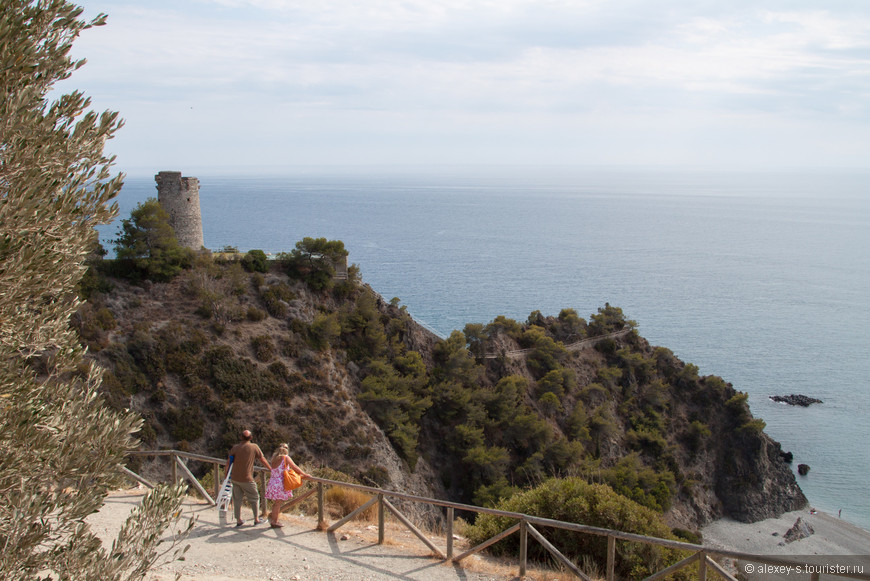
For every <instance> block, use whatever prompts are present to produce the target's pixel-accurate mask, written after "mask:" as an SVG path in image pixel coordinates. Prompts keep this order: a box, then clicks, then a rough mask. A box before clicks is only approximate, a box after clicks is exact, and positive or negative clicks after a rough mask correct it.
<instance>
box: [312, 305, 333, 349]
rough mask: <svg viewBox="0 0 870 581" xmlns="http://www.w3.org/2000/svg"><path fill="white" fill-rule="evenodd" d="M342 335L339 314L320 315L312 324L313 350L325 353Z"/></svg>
mask: <svg viewBox="0 0 870 581" xmlns="http://www.w3.org/2000/svg"><path fill="white" fill-rule="evenodd" d="M340 334H341V325H340V324H339V322H338V314H337V313H329V314H326V313H318V314H317V315H316V316H315V317H314V321H312V323H311V332H310V335H309V337H310V340H309V343H310V345H311V347H312V348H314V349H317V350H318V351H324V350H326V349H328V348H329V346H330V345H332V344H333V343H334V342H335V341H336V340H337V339H338V337H339V335H340Z"/></svg>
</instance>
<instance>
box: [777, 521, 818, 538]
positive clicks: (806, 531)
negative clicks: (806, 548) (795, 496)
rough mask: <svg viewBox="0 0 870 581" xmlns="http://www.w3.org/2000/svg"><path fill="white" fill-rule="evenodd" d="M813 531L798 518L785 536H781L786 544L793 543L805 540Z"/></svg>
mask: <svg viewBox="0 0 870 581" xmlns="http://www.w3.org/2000/svg"><path fill="white" fill-rule="evenodd" d="M814 532H816V531H814V530H813V527H812V526H810V523H807V522H804V521H803V519H801V518H800V517H798V519H797V520H796V521H795V523H794V526H792V527H791V528H790V529H788V531H786V533H785V535H783V537H782V538H783V539H784V540H785V542H786V543H793V542H795V541H799V540H801V539H805V538H807V537H808V536H810V535H811V534H813V533H814Z"/></svg>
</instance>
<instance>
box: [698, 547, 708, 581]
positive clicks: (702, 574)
mask: <svg viewBox="0 0 870 581" xmlns="http://www.w3.org/2000/svg"><path fill="white" fill-rule="evenodd" d="M700 554H701V558H700V559H698V581H707V553H705V552H704V551H701V552H700Z"/></svg>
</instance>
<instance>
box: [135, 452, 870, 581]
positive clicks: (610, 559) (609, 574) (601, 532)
mask: <svg viewBox="0 0 870 581" xmlns="http://www.w3.org/2000/svg"><path fill="white" fill-rule="evenodd" d="M131 455H134V456H168V457H169V459H170V462H171V479H172V481H173V482H177V481H178V478H179V475H181V476H182V477H183V478H185V479H186V480H188V481H189V482H190V484H191V485H192V486H193V488H195V489H196V490H197V491H198V492H199V493H200V494H201V495H202V496H203V497H204V498H205V500H206V501H207V502H209V503H210V504H212V505H215V504H216V501H215V498H217V496H218V493H219V492H220V486H221V482H222V479H221V470H222V467H223V466H224V465H225V464H226V461H225V460H222V459H220V458H215V457H213V456H203V455H200V454H193V453H190V452H182V451H179V450H148V451H135V452H131ZM182 458H187V459H190V460H195V461H199V462H205V463H209V464H212V469H213V472H214V498H213V497H212V495H211V494H210V493H209V491H207V490H206V489H205V488H204V487H203V486H202V485H201V484H200V482H199V481H198V480H197V479H196V477H194V475H193V473H192V472H191V471H190V470H189V469H188V468H187V465H186V464H185V463H184V461H183V460H182ZM123 470H124V472H125V473H126V474H127V475H128V476H129V477H131V478H132V479H134V480H136V481H137V482H140V483H142V484H144V485H145V486H148V487H149V488H153V487H154V484H152V483H151V482H149V481H148V480H146V479H145V478H142V477H141V476H139V475H138V474H136V473H135V472H133V471H131V470H129V469H127V468H123ZM255 471H256V472H257V474H258V476H259V478H260V494H261V496H262V494H263V493H264V491H265V489H266V474H267V472H268V471H267V470H266V469H265V468H262V467H259V466H256V467H255ZM309 482H311V483H313V484H315V486H314V487H312V488H311V489H310V490H308V491H306V492H304V493H301V494H300V495H299V496H296V497H294V499H293V500H292V501H291V502H288V503H286V504H285V505H284V506H282V510H284V509H287V508H290V507H292V506H293V505H296V504H298V503H300V502H302V501H304V500H306V499H307V498H309V497H311V496H313V495H315V494H316V495H317V523H318V529H319V530H325V531H327V532H333V531H335V530H336V529H338V528H339V527H341V526H342V525H344V524H345V523H347V522H349V521H350V520H352V519H353V518H354V517H355V516H356V515H357V514H359V513H361V512H363V511H365V510H367V509H368V508H369V507H371V506H373V505H375V504H377V513H378V544H383V542H384V539H385V532H386V527H385V513H386V511H389V512H390V513H392V514H393V515H394V516H395V517H396V519H398V520H399V521H400V522H401V523H402V524H403V525H404V526H406V527H407V528H408V530H410V531H411V532H412V533H413V534H414V535H415V536H417V538H419V539H420V541H421V542H423V543H424V544H425V545H426V546H427V547H428V548H429V549H430V550H431V551H432V552H433V553H434V554H435V555H436V556H437V557H438V558H439V559H442V560H445V561H452V562H454V563H459V562H460V561H462V560H463V559H464V558H466V557H468V556H470V555H473V554H475V553H477V552H479V551H482V550H483V549H485V548H487V547H489V546H490V545H493V544H495V543H497V542H498V541H500V540H502V539H504V538H506V537H508V536H510V535H512V534H514V533H518V534H519V537H520V547H519V555H518V560H519V563H518V567H519V577H520V578H523V577H525V575H526V571H527V566H528V538H529V536H531V537H532V538H533V539H535V540H536V541H538V542H539V543H540V544H541V545H542V546H543V547H544V548H545V549H546V550H547V551H548V552H549V553H550V554H551V555H552V556H553V557H554V558H555V559H556V560H557V561H558V562H560V563H561V564H562V565H564V566H565V567H566V568H567V569H568V570H570V571H571V572H572V573H573V574H574V575H576V576H577V577H578V578H580V579H583V580H584V581H590V579H589V577H588V576H587V575H586V574H585V573H584V572H583V571H581V570H580V568H579V567H578V566H577V565H576V564H575V563H574V562H572V561H571V560H570V559H569V558H568V557H566V556H565V555H563V554H562V553H561V552H560V551H559V550H558V549H557V548H556V547H555V546H554V545H553V544H552V543H550V542H549V541H548V540H547V539H546V537H545V536H544V535H543V534H541V532H540V531H539V530H538V528H536V527H551V528H557V529H563V530H568V531H575V532H579V533H584V534H590V535H597V536H603V537H606V538H607V566H606V573H605V579H606V581H614V580H615V578H616V577H615V565H616V541H617V540H620V541H628V542H634V543H641V544H646V545H653V546H658V547H665V548H670V549H677V550H681V551H687V552H690V553H691V555H690V556H689V557H687V558H685V559H683V560H682V561H680V562H678V563H675V564H673V565H671V566H669V567H667V568H665V569H662V570H660V571H658V572H656V573H654V574H652V575H650V576H649V577H647V578H646V579H644V581H657V580H658V579H663V578H664V577H667V576H668V575H670V574H671V573H674V572H676V571H678V570H680V569H682V568H685V567H688V566H690V565H693V564H696V565H697V572H698V581H706V576H707V573H708V571H711V570H712V571H715V572H716V573H718V574H719V575H720V576H721V577H723V578H724V579H727V580H728V581H738V580H737V579H736V578H735V577H734V576H733V575H732V574H731V573H729V572H728V571H727V570H726V569H725V568H724V567H723V566H722V565H720V564H719V563H717V562H716V561H714V560H713V559H712V557H721V558H725V559H734V560H737V561H744V562H749V563H761V564H765V565H773V566H786V567H787V566H792V567H793V566H794V565H795V563H796V561H795V560H790V559H788V558H787V557H781V558H780V557H772V556H769V555H755V554H751V553H742V552H738V551H729V550H725V549H718V548H714V547H709V546H703V545H695V544H692V543H685V542H680V541H672V540H667V539H659V538H656V537H648V536H644V535H637V534H633V533H626V532H622V531H615V530H611V529H605V528H600V527H593V526H588V525H582V524H577V523H570V522H564V521H557V520H552V519H547V518H541V517H536V516H532V515H528V514H522V513H516V512H506V511H502V510H496V509H492V508H484V507H480V506H473V505H468V504H461V503H457V502H449V501H445V500H438V499H435V498H426V497H422V496H415V495H412V494H405V493H402V492H396V491H392V490H384V489H381V488H373V487H371V486H364V485H360V484H350V483H347V482H339V481H335V480H328V479H325V478H316V477H313V478H311V480H309ZM326 486H338V487H344V488H349V489H353V490H359V491H362V492H366V493H369V494H371V495H372V499H371V500H369V501H368V502H366V503H365V504H363V505H362V506H360V507H359V508H357V509H356V510H354V511H353V512H351V513H350V514H348V515H347V516H345V517H343V518H342V519H340V520H338V521H336V522H334V523H332V524H328V523H327V522H326V520H325V517H324V488H325V487H326ZM390 498H396V499H401V500H405V501H411V502H420V503H423V504H428V505H432V506H438V507H442V508H444V509H446V518H445V525H446V526H445V530H444V536H445V547H444V550H443V551H442V550H441V549H440V548H438V547H436V546H435V545H434V544H433V543H432V541H430V540H429V538H427V537H426V535H425V534H423V532H422V531H420V530H419V529H418V528H417V527H416V526H415V525H414V524H413V523H412V522H411V521H410V520H409V519H408V518H407V517H406V516H405V515H403V514H402V513H401V512H400V511H399V510H397V509H396V507H395V506H393V504H392V503H391V502H390V501H389V499H390ZM262 506H263V512H264V514H265V511H266V504H265V502H264V503H263V505H262ZM456 510H461V511H468V512H474V513H478V514H491V515H495V516H500V517H506V518H510V519H516V521H517V523H516V524H514V525H513V526H511V527H509V528H508V529H506V530H504V531H502V532H501V533H499V534H497V535H495V536H493V537H491V538H490V539H488V540H486V541H484V542H483V543H480V544H479V545H477V546H475V547H473V548H471V549H469V550H467V551H465V552H464V553H461V554H459V555H454V550H453V521H454V512H455V511H456ZM860 569H861V570H860V572H856V571H849V572H842V571H827V570H826V571H824V573H825V574H826V575H833V576H838V577H845V578H851V579H861V580H865V581H870V567H867V569H868V571H866V572H865V571H864V569H865V567H864V566H861V567H860ZM801 578H803V579H809V580H810V581H819V572H816V571H813V572H811V573H808V574H806V575H804V576H803V577H801V576H797V577H796V579H801Z"/></svg>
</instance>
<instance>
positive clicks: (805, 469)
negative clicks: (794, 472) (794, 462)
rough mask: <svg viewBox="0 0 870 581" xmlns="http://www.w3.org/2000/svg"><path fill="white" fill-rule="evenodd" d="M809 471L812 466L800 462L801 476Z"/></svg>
mask: <svg viewBox="0 0 870 581" xmlns="http://www.w3.org/2000/svg"><path fill="white" fill-rule="evenodd" d="M809 471H810V467H809V465H808V464H798V474H800V475H801V476H806V475H807V472H809Z"/></svg>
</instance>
